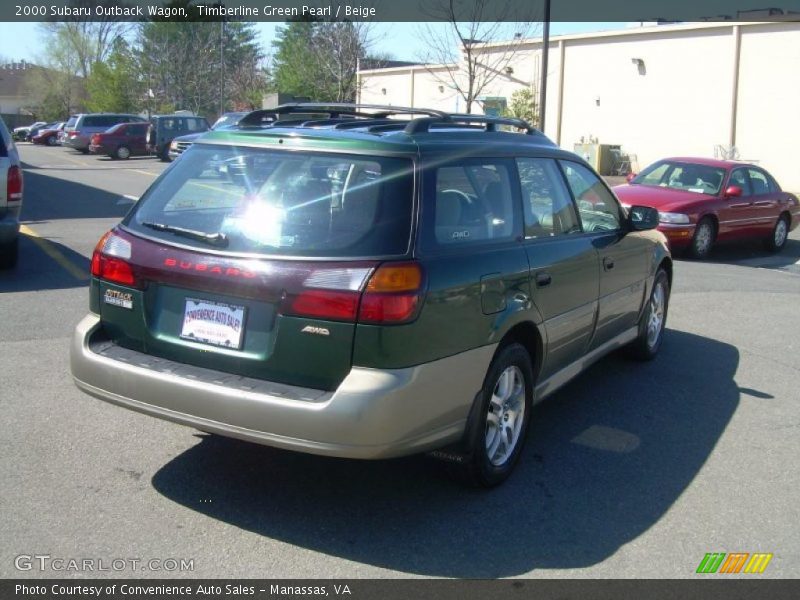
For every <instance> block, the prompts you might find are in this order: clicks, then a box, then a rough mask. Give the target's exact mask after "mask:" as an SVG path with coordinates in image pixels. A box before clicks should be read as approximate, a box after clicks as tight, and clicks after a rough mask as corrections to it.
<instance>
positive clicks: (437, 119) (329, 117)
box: [237, 102, 542, 135]
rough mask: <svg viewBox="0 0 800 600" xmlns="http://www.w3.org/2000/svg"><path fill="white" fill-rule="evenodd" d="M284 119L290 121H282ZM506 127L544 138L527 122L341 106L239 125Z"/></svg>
mask: <svg viewBox="0 0 800 600" xmlns="http://www.w3.org/2000/svg"><path fill="white" fill-rule="evenodd" d="M300 115H302V116H300ZM399 115H406V116H413V115H423V116H421V117H420V116H416V117H415V118H411V119H391V118H390V117H392V116H399ZM284 116H287V117H289V118H282V117H284ZM292 116H294V118H292ZM502 125H505V126H508V127H515V128H517V129H521V130H523V131H525V133H526V134H528V135H542V133H541V132H540V131H539V130H538V129H536V128H535V127H533V126H532V125H531V124H530V123H528V122H527V121H525V120H523V119H517V118H513V117H491V116H487V115H471V114H459V113H447V112H444V111H440V110H434V109H430V108H412V107H406V106H385V105H380V104H350V103H341V102H328V103H318V102H296V103H291V104H281V105H280V106H278V107H276V108H271V109H263V110H254V111H253V112H251V113H248V114H247V115H245V116H244V117H242V118H241V119H240V120H239V122H238V124H237V126H238V127H264V126H266V127H300V128H306V127H307V128H319V127H332V128H334V129H360V128H364V129H366V130H367V131H368V132H371V133H378V132H385V131H404V132H405V133H407V134H408V135H415V134H418V133H427V132H429V131H430V130H431V128H432V127H434V128H437V129H438V128H441V127H454V128H463V129H475V128H476V126H477V127H480V128H482V129H483V130H484V131H487V132H494V131H498V126H502ZM481 126H483V127H481Z"/></svg>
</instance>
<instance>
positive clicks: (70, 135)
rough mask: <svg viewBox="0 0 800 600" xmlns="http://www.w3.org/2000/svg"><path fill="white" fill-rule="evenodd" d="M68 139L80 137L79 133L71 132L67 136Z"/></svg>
mask: <svg viewBox="0 0 800 600" xmlns="http://www.w3.org/2000/svg"><path fill="white" fill-rule="evenodd" d="M67 137H78V132H77V131H70V132H69V133H68V134H67Z"/></svg>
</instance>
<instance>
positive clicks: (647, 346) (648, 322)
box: [626, 268, 670, 361]
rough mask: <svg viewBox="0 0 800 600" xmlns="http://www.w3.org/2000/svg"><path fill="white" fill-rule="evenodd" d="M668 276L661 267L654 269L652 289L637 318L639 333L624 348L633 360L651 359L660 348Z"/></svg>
mask: <svg viewBox="0 0 800 600" xmlns="http://www.w3.org/2000/svg"><path fill="white" fill-rule="evenodd" d="M669 291H670V290H669V276H668V275H667V272H666V271H665V270H664V269H663V268H659V269H658V271H656V276H655V278H654V279H653V289H652V290H650V298H649V299H648V300H647V306H645V309H644V311H643V312H642V317H641V319H639V335H638V336H636V339H635V340H633V341H632V342H631V343H630V344H629V345H628V346H627V348H626V350H627V353H628V356H630V357H631V358H633V359H635V360H643V361H644V360H653V359H654V358H655V357H656V355H657V354H658V350H659V349H660V348H661V342H662V341H663V339H664V329H665V328H666V324H667V312H668V309H669Z"/></svg>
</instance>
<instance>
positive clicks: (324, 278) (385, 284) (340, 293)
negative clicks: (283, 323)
mask: <svg viewBox="0 0 800 600" xmlns="http://www.w3.org/2000/svg"><path fill="white" fill-rule="evenodd" d="M370 274H371V275H372V276H371V277H370ZM368 277H369V280H367V278H368ZM365 283H366V285H364V284H365ZM303 284H304V286H305V287H306V289H304V290H302V291H301V292H299V293H297V294H289V295H287V296H286V298H285V299H284V302H283V309H282V312H283V313H284V314H286V315H293V316H298V317H311V318H316V319H326V320H330V321H348V322H354V321H356V320H358V322H359V323H370V324H398V323H406V322H408V321H410V320H412V319H414V318H415V317H416V315H417V313H418V312H419V307H420V305H421V303H422V289H423V274H422V269H421V268H420V266H419V265H418V264H417V263H414V262H408V263H385V264H384V265H382V266H381V267H379V268H378V269H377V270H376V271H374V272H372V268H370V267H353V268H347V267H345V268H342V267H333V268H330V269H318V270H314V271H313V272H312V273H310V274H309V275H308V276H307V277H306V278H305V281H304V282H303ZM361 290H364V292H363V293H362V292H361Z"/></svg>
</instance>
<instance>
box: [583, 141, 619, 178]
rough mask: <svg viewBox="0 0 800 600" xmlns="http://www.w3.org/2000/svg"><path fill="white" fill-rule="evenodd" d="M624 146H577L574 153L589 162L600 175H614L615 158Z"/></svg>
mask: <svg viewBox="0 0 800 600" xmlns="http://www.w3.org/2000/svg"><path fill="white" fill-rule="evenodd" d="M612 150H615V151H616V152H612ZM621 151H622V146H620V145H612V144H575V145H574V146H573V152H575V154H577V155H578V156H580V157H581V158H582V159H583V160H585V161H586V162H588V163H589V164H590V165H592V167H594V170H595V171H597V172H598V173H600V175H613V174H614V173H613V169H614V157H615V156H619V152H621Z"/></svg>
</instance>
